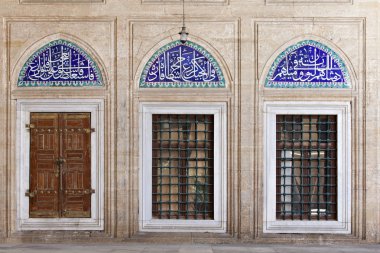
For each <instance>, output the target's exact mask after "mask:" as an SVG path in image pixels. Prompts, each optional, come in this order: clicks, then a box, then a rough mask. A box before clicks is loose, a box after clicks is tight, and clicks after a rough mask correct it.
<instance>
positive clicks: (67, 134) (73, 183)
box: [60, 113, 91, 218]
mask: <svg viewBox="0 0 380 253" xmlns="http://www.w3.org/2000/svg"><path fill="white" fill-rule="evenodd" d="M60 124H61V127H62V129H63V134H62V143H61V146H62V150H61V155H62V157H63V158H64V159H65V160H66V161H65V163H64V166H63V174H62V177H63V182H62V186H63V189H64V191H63V193H62V209H63V210H62V217H67V218H69V217H71V218H74V217H81V218H86V217H91V157H90V155H91V134H90V131H89V129H90V127H91V116H90V113H63V114H62V115H61V118H60Z"/></svg>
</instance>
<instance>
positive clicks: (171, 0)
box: [141, 0, 230, 4]
mask: <svg viewBox="0 0 380 253" xmlns="http://www.w3.org/2000/svg"><path fill="white" fill-rule="evenodd" d="M229 2H230V0H185V3H186V4H189V3H191V4H229ZM141 3H142V4H163V3H164V4H176V3H177V4H181V3H182V0H141Z"/></svg>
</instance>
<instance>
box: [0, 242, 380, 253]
mask: <svg viewBox="0 0 380 253" xmlns="http://www.w3.org/2000/svg"><path fill="white" fill-rule="evenodd" d="M66 252H68V253H69V252H70V253H148V252H152V253H234V252H236V253H248V252H252V253H301V252H302V253H314V252H315V253H343V252H347V253H380V244H345V245H340V244H339V245H338V244H333V245H309V244H305V245H284V244H170V245H164V244H145V243H124V244H121V243H120V244H110V243H104V244H0V253H66Z"/></svg>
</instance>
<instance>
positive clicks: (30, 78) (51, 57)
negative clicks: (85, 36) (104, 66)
mask: <svg viewBox="0 0 380 253" xmlns="http://www.w3.org/2000/svg"><path fill="white" fill-rule="evenodd" d="M102 85H103V80H102V76H101V74H100V71H99V68H98V66H97V64H96V63H95V62H94V61H93V60H92V59H91V57H90V56H89V55H88V54H87V53H86V52H85V51H84V50H83V49H81V48H80V47H79V46H77V45H76V44H74V43H72V42H69V41H66V40H54V41H52V42H50V43H48V44H47V45H45V46H43V47H42V48H40V49H39V50H37V51H36V52H35V53H34V54H33V55H32V56H31V57H29V59H28V60H27V62H26V63H25V65H24V66H23V67H22V69H21V71H20V75H19V79H18V83H17V86H19V87H40V86H52V87H82V86H102Z"/></svg>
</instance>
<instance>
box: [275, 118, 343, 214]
mask: <svg viewBox="0 0 380 253" xmlns="http://www.w3.org/2000/svg"><path fill="white" fill-rule="evenodd" d="M336 144H337V116H336V115H277V116H276V217H277V219H281V220H336V219H337V145H336Z"/></svg>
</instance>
